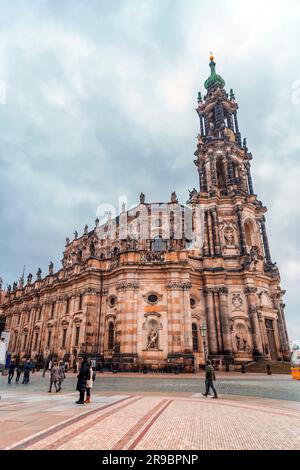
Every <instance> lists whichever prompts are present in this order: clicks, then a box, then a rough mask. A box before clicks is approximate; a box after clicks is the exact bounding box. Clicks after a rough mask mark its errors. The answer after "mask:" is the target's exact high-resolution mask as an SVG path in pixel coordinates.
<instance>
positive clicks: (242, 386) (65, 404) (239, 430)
mask: <svg viewBox="0 0 300 470" xmlns="http://www.w3.org/2000/svg"><path fill="white" fill-rule="evenodd" d="M216 384H217V388H218V391H219V393H220V399H219V400H211V399H210V398H207V399H206V398H204V397H203V396H202V395H201V392H202V391H203V376H202V375H197V376H192V375H190V376H184V377H182V376H179V377H178V376H172V375H170V376H162V377H159V376H147V377H142V376H132V375H131V374H121V375H119V374H118V375H116V376H112V374H98V376H97V379H96V382H95V388H94V389H93V396H92V403H91V404H89V405H85V406H78V405H75V403H74V402H75V400H76V398H77V394H76V392H74V385H75V378H74V376H73V374H69V375H68V377H67V379H66V380H65V382H64V390H63V391H62V392H60V393H59V394H56V393H53V394H52V395H50V394H48V393H47V389H48V388H47V386H48V378H47V376H46V377H45V378H42V376H41V374H40V373H35V374H34V376H32V378H31V382H30V384H29V385H28V386H24V385H21V384H20V385H18V384H15V383H12V384H11V385H10V386H9V385H8V384H7V382H6V377H2V378H1V381H0V385H1V401H0V427H1V435H0V448H1V449H16V450H17V449H18V450H75V449H77V450H84V449H94V450H209V449H210V450H224V449H225V450H242V449H243V450H258V449H261V450H264V449H265V450H266V449H271V450H273V449H274V450H279V449H281V450H288V449H290V450H296V449H297V450H299V449H300V432H299V429H300V426H299V424H300V389H299V384H298V382H295V381H292V380H291V379H290V377H289V376H271V377H266V376H262V375H257V374H251V375H250V374H249V375H247V376H245V377H241V375H240V374H234V373H230V374H229V375H226V376H225V374H220V377H218V381H217V382H216Z"/></svg>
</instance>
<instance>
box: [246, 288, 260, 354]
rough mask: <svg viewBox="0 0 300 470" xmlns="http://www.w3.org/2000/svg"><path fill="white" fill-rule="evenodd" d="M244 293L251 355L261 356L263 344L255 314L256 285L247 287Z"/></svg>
mask: <svg viewBox="0 0 300 470" xmlns="http://www.w3.org/2000/svg"><path fill="white" fill-rule="evenodd" d="M245 294H246V296H247V299H248V307H249V318H250V322H251V330H252V340H253V356H254V357H257V358H259V357H263V355H264V353H263V346H262V339H261V334H260V327H259V320H258V316H257V295H256V294H257V289H256V287H247V288H246V289H245Z"/></svg>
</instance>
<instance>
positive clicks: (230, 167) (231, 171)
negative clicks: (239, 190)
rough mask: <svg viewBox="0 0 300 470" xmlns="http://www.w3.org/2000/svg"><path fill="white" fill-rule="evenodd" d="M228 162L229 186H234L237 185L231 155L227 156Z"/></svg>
mask: <svg viewBox="0 0 300 470" xmlns="http://www.w3.org/2000/svg"><path fill="white" fill-rule="evenodd" d="M227 161H228V165H227V167H228V179H229V184H230V185H231V186H232V185H234V184H235V175H234V168H233V161H232V158H231V155H230V154H227Z"/></svg>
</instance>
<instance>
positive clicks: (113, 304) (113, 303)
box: [109, 297, 117, 307]
mask: <svg viewBox="0 0 300 470" xmlns="http://www.w3.org/2000/svg"><path fill="white" fill-rule="evenodd" d="M116 303H117V299H116V297H111V298H110V299H109V305H110V306H111V307H114V306H115V305H116Z"/></svg>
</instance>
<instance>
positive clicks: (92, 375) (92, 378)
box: [84, 362, 96, 403]
mask: <svg viewBox="0 0 300 470" xmlns="http://www.w3.org/2000/svg"><path fill="white" fill-rule="evenodd" d="M89 365H90V378H89V380H88V381H87V383H86V399H85V401H84V403H91V390H92V388H93V382H95V379H96V372H95V370H94V368H93V367H92V364H91V362H90V363H89Z"/></svg>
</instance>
